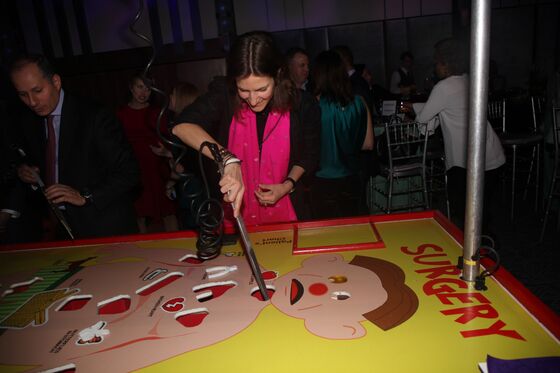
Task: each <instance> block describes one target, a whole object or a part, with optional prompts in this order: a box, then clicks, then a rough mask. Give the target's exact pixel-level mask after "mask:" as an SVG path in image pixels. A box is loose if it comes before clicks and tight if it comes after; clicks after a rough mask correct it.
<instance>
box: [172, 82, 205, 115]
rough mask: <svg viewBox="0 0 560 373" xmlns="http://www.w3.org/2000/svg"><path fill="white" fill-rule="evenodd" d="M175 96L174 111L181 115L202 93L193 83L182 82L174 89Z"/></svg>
mask: <svg viewBox="0 0 560 373" xmlns="http://www.w3.org/2000/svg"><path fill="white" fill-rule="evenodd" d="M173 94H174V95H175V107H174V108H173V109H174V110H175V112H176V113H177V114H179V113H181V112H182V111H183V109H184V108H186V107H187V106H189V105H190V104H192V103H193V102H194V100H196V98H197V97H198V96H200V91H199V90H198V88H197V87H196V86H195V85H194V84H192V83H189V82H181V83H178V84H177V85H176V86H175V88H173Z"/></svg>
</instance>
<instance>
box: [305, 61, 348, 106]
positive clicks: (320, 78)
mask: <svg viewBox="0 0 560 373" xmlns="http://www.w3.org/2000/svg"><path fill="white" fill-rule="evenodd" d="M313 81H314V82H315V94H316V95H321V98H323V97H324V98H326V99H327V100H329V101H334V102H338V103H339V104H341V105H342V106H346V105H348V104H349V103H350V102H351V101H352V99H353V98H354V95H353V94H352V84H351V83H350V78H349V77H348V73H347V72H346V68H345V67H344V63H343V61H342V58H341V57H340V55H339V54H338V53H336V52H334V51H324V52H321V53H319V55H318V56H317V58H316V60H315V66H314V68H313Z"/></svg>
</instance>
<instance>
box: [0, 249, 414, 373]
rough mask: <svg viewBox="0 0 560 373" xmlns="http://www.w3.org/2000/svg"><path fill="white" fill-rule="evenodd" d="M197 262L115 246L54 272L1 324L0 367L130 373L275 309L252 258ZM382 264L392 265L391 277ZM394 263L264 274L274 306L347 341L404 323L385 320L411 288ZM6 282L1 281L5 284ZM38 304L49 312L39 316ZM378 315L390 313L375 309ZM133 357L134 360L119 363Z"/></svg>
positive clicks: (179, 254)
mask: <svg viewBox="0 0 560 373" xmlns="http://www.w3.org/2000/svg"><path fill="white" fill-rule="evenodd" d="M194 257H195V256H194V254H193V253H189V252H188V251H185V250H177V249H161V250H159V249H158V250H149V249H139V248H136V247H134V246H129V247H126V249H125V248H121V247H119V248H118V249H117V250H115V248H114V247H113V248H110V247H109V248H103V249H99V250H98V256H97V257H94V258H84V260H83V261H81V262H79V263H77V262H74V263H70V264H69V265H68V266H67V267H66V268H63V269H62V270H61V269H56V270H54V271H53V273H51V274H49V278H50V277H52V276H54V277H56V273H57V272H56V271H61V278H63V279H64V281H63V282H61V283H60V284H59V285H57V286H56V287H53V286H51V287H46V286H45V287H44V288H42V289H45V290H42V291H41V292H39V295H40V296H41V300H40V301H39V299H37V298H36V299H34V301H33V302H29V301H28V302H27V303H26V304H23V305H18V306H17V307H16V306H13V308H14V313H13V314H11V315H8V317H4V318H3V319H1V320H0V327H1V328H4V329H7V330H6V331H5V333H4V334H2V335H0V342H2V341H4V342H5V341H8V340H9V341H10V343H3V342H2V345H4V346H6V348H2V350H1V351H0V365H1V364H18V365H32V364H35V365H38V367H39V368H40V369H41V370H43V369H51V368H56V367H60V366H64V365H65V364H69V363H73V364H75V365H76V367H77V368H78V370H79V371H80V370H82V371H83V370H86V371H88V370H92V371H93V370H96V369H98V368H99V362H100V361H103V362H104V364H108V366H111V367H112V369H113V370H114V371H128V370H133V369H138V368H141V367H144V366H147V365H150V364H154V363H156V362H158V361H162V360H166V359H169V358H171V357H173V356H176V355H179V354H182V353H185V352H188V351H191V350H194V349H197V348H201V347H205V346H209V345H211V344H214V343H217V342H219V341H222V340H225V339H227V338H230V337H232V336H233V335H235V334H237V333H239V332H241V331H242V330H243V329H245V328H246V327H248V326H249V325H250V324H251V323H252V322H253V321H254V320H255V319H256V318H257V316H258V314H259V313H260V311H261V310H262V309H263V308H264V307H266V306H267V305H268V303H269V302H265V301H262V300H260V299H259V297H258V296H257V295H258V291H257V290H256V289H257V286H256V283H255V281H254V278H253V277H252V274H251V271H250V269H249V266H248V264H247V262H246V260H245V258H244V257H239V256H234V257H227V256H225V255H221V256H219V257H218V258H216V259H214V260H211V261H208V262H200V261H197V260H196V259H195V258H194ZM358 258H361V259H360V260H357V259H358ZM374 260H376V261H379V262H382V264H381V267H379V268H380V271H381V272H380V273H382V275H379V274H378V273H377V272H376V271H374V270H373V268H371V266H370V267H368V265H369V264H371V263H369V261H374ZM364 263H365V264H364ZM368 263H369V264H368ZM376 263H377V262H375V263H374V264H375V265H376V266H379V263H377V264H376ZM383 263H385V264H383ZM384 265H389V266H390V267H389V268H390V270H391V271H390V276H387V273H389V272H386V271H385V270H384V269H383V266H384ZM391 266H392V267H391ZM393 267H394V268H397V267H395V266H394V265H392V264H390V263H388V262H385V261H381V260H379V259H374V258H366V257H358V256H357V257H355V259H353V260H352V261H351V262H350V263H348V262H346V261H344V259H343V257H342V256H340V255H337V254H322V255H317V256H313V257H310V258H308V259H306V260H305V261H304V262H303V265H302V267H301V268H298V269H296V270H294V271H292V272H290V273H288V274H286V275H283V276H282V277H279V278H277V276H276V274H275V272H273V271H265V270H263V273H265V274H266V276H265V280H266V284H267V288H268V287H270V288H275V293H274V295H273V296H272V299H271V302H272V304H273V305H274V306H275V307H277V308H278V309H279V310H280V311H281V312H283V313H285V314H287V315H289V316H292V317H296V318H301V319H304V320H305V326H306V328H307V329H308V330H309V331H310V332H311V333H313V334H316V335H318V336H321V337H325V338H335V339H349V338H358V337H361V336H363V335H364V334H365V329H364V328H363V327H362V326H361V324H360V322H362V321H364V320H366V319H367V320H370V321H372V322H375V323H376V324H378V325H379V326H380V327H382V328H383V329H388V328H391V327H393V326H395V325H397V324H398V323H396V324H395V323H394V321H391V322H390V323H385V325H383V318H384V315H386V314H387V313H391V314H392V315H394V314H395V309H398V308H399V307H401V306H400V305H399V304H400V303H399V304H397V305H396V306H395V304H394V302H391V293H393V292H395V287H394V286H393V285H392V283H393V282H396V283H398V284H399V285H398V286H401V287H402V286H404V275H403V276H402V278H400V277H399V276H398V273H397V272H394V273H397V275H394V273H393V270H394V268H393ZM69 268H71V269H73V270H74V272H73V275H72V276H70V277H68V276H66V274H67V272H65V271H67V270H68V269H69ZM376 268H377V267H376ZM401 272H402V271H401ZM382 277H389V278H390V279H391V280H390V281H387V280H386V279H384V278H382ZM46 279H47V276H45V273H44V272H43V277H40V276H38V277H36V278H35V279H33V281H31V282H29V283H28V284H25V283H24V282H20V284H23V285H20V286H19V287H15V288H14V289H12V290H13V292H16V293H17V292H25V291H31V290H32V289H33V287H35V288H36V287H38V286H43V285H45V284H44V282H46V281H47V280H46ZM5 280H6V279H3V278H0V282H2V283H3V284H6V281H5ZM11 280H13V279H11ZM20 281H22V279H20ZM56 283H58V282H56ZM404 287H405V288H406V289H408V288H407V287H406V286H404ZM4 289H5V288H2V291H4ZM12 290H10V291H12ZM408 290H410V289H408ZM10 291H8V292H7V293H6V292H5V291H4V294H3V296H2V298H0V304H2V305H6V304H8V303H9V302H13V299H14V298H13V297H11V296H12V294H10ZM397 291H398V290H397ZM410 292H411V291H410ZM412 294H413V293H412ZM398 298H399V299H401V298H403V297H402V294H400V295H399V296H398ZM404 298H406V297H404ZM41 302H43V304H45V305H47V306H46V307H44V309H43V311H44V312H37V304H41ZM387 305H389V308H387ZM32 306H33V307H36V308H35V309H31V308H30V307H32ZM416 307H417V300H416V304H415V305H414V301H412V308H413V310H412V312H408V314H406V315H405V316H404V317H402V318H401V319H402V320H405V319H407V318H408V317H410V315H412V314H413V313H414V311H415V310H416ZM39 308H40V307H39ZM409 308H410V307H409ZM379 310H383V312H381V313H376V312H378V311H379ZM40 314H42V315H43V316H42V317H38V316H37V315H40ZM393 319H394V317H391V320H393ZM379 320H382V322H381V323H378V321H379ZM402 320H401V321H400V322H402ZM23 346H25V348H22V347H23ZM29 351H33V353H32V354H30V353H29ZM127 351H128V353H131V354H133V356H134V359H122V356H123V355H122V354H123V353H125V352H127ZM127 356H129V355H127Z"/></svg>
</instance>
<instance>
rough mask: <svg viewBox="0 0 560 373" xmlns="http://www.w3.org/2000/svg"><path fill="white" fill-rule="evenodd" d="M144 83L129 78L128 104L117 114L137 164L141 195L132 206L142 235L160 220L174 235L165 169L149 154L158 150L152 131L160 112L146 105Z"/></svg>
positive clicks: (162, 161)
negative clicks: (140, 178)
mask: <svg viewBox="0 0 560 373" xmlns="http://www.w3.org/2000/svg"><path fill="white" fill-rule="evenodd" d="M145 79H146V78H145V77H143V76H142V75H141V74H136V75H134V76H133V77H132V79H131V80H130V82H129V89H130V93H131V95H130V100H129V102H128V104H127V105H125V106H123V107H121V108H120V109H119V110H118V112H117V116H118V118H119V120H120V121H121V123H122V124H123V127H124V131H125V133H126V136H127V137H128V140H129V142H130V143H131V144H132V147H133V149H134V153H135V155H136V158H137V159H138V163H139V164H140V171H141V176H142V191H141V193H140V196H139V197H138V198H137V199H136V201H135V203H134V206H135V208H136V216H137V218H138V228H139V229H140V232H141V233H145V232H147V231H148V224H151V223H159V222H160V221H162V220H163V226H164V229H165V231H167V232H169V231H176V230H177V229H178V223H177V217H176V216H175V212H176V206H175V202H174V201H172V200H170V199H169V198H167V196H166V194H165V183H166V181H167V180H168V178H169V166H168V164H167V162H166V160H165V159H164V158H162V157H159V156H157V155H156V154H154V152H153V149H154V148H161V146H162V145H161V142H160V139H159V137H158V135H157V130H156V124H157V117H158V114H159V111H160V109H159V107H157V106H154V105H151V104H150V95H151V91H150V88H149V84H147V83H148V82H147V81H146V80H145ZM166 122H167V121H162V123H161V124H160V128H162V130H164V129H166V128H167V124H166Z"/></svg>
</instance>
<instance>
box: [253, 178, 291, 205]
mask: <svg viewBox="0 0 560 373" xmlns="http://www.w3.org/2000/svg"><path fill="white" fill-rule="evenodd" d="M291 190H292V184H291V183H289V182H284V183H282V184H259V189H257V190H255V196H256V197H257V199H258V200H259V203H260V204H261V205H263V206H272V205H274V204H275V203H276V202H278V200H279V199H280V198H282V197H284V196H285V195H286V194H288V193H290V191H291Z"/></svg>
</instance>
